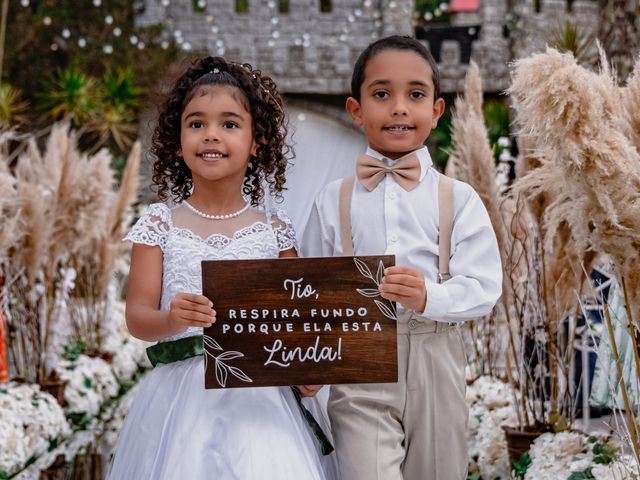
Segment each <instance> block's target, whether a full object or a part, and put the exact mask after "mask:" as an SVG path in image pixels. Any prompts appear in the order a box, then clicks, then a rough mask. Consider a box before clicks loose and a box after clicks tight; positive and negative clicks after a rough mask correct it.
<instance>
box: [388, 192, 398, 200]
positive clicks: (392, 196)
mask: <svg viewBox="0 0 640 480" xmlns="http://www.w3.org/2000/svg"><path fill="white" fill-rule="evenodd" d="M396 197H397V195H396V192H389V198H390V199H391V200H394V199H395V198H396Z"/></svg>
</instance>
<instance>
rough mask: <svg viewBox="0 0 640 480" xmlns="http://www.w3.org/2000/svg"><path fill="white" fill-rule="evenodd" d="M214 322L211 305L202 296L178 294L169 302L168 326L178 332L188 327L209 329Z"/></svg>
mask: <svg viewBox="0 0 640 480" xmlns="http://www.w3.org/2000/svg"><path fill="white" fill-rule="evenodd" d="M215 321H216V311H215V310H214V309H213V303H212V302H211V300H209V299H208V298H207V297H205V296H203V295H195V294H193V293H178V294H176V296H175V297H173V300H171V307H170V310H169V324H170V325H171V326H172V327H175V328H176V329H179V332H182V331H184V330H186V329H187V328H188V327H202V328H205V327H210V326H211V325H213V324H214V322H215Z"/></svg>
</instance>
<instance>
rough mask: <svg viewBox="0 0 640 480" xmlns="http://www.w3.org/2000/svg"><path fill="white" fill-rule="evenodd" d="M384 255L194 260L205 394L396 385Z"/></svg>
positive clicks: (393, 309) (393, 308) (390, 259)
mask: <svg viewBox="0 0 640 480" xmlns="http://www.w3.org/2000/svg"><path fill="white" fill-rule="evenodd" d="M394 262H395V258H394V256H393V255H385V256H361V257H335V258H282V259H274V260H223V261H204V262H202V285H203V294H204V295H205V296H207V297H208V298H210V299H211V301H213V304H214V309H215V310H216V317H217V321H216V323H214V324H213V326H211V327H209V328H207V329H205V331H204V345H205V365H206V371H205V388H223V387H259V386H276V385H300V384H306V385H314V384H332V383H383V382H396V381H397V377H398V365H397V359H398V356H397V340H396V306H395V304H394V303H393V302H389V301H387V300H385V299H383V298H382V297H380V295H379V293H378V285H379V283H380V281H381V279H382V275H383V269H384V268H385V267H389V266H392V265H393V264H394Z"/></svg>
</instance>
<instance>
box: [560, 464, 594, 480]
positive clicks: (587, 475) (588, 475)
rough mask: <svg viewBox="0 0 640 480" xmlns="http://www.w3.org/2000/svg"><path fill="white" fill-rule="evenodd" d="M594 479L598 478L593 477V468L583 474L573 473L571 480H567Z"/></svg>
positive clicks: (570, 476) (569, 479)
mask: <svg viewBox="0 0 640 480" xmlns="http://www.w3.org/2000/svg"><path fill="white" fill-rule="evenodd" d="M594 478H596V477H594V476H593V473H591V467H589V468H587V469H586V470H584V471H582V472H573V473H572V474H571V475H569V478H567V480H584V479H594Z"/></svg>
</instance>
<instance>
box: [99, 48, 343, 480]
mask: <svg viewBox="0 0 640 480" xmlns="http://www.w3.org/2000/svg"><path fill="white" fill-rule="evenodd" d="M285 135H286V127H285V123H284V112H283V106H282V100H281V97H280V95H279V93H278V92H277V91H276V88H275V84H274V83H273V81H272V80H271V79H270V78H269V77H267V76H266V75H263V74H262V73H261V72H260V71H259V70H254V69H252V68H251V66H250V65H248V64H244V65H240V64H236V63H228V62H226V61H225V60H224V59H222V58H212V57H207V58H205V59H202V60H200V61H199V62H197V63H196V64H195V65H194V66H192V67H191V68H189V69H188V70H187V71H186V72H185V73H184V74H183V75H182V76H181V77H180V78H179V79H178V81H177V82H176V84H175V85H174V87H173V89H172V90H171V92H170V93H169V96H168V99H167V100H166V102H165V104H164V106H163V108H162V110H161V112H160V117H159V120H158V125H157V127H156V129H155V132H154V135H153V142H152V148H151V151H152V153H153V154H154V156H155V157H156V161H155V164H154V168H153V181H154V183H156V184H157V185H158V186H159V188H158V194H159V196H160V198H161V199H165V198H166V197H167V196H168V194H170V195H171V197H172V198H173V200H174V201H175V202H176V206H175V207H173V208H169V207H168V206H166V205H165V204H163V203H156V204H153V205H150V206H149V208H148V210H147V211H146V212H145V214H144V215H143V216H142V217H141V218H140V220H139V221H138V222H137V223H136V225H135V226H134V227H133V229H132V230H131V232H130V233H129V234H128V235H127V237H126V239H127V240H130V241H132V242H133V249H132V253H131V271H130V274H129V282H128V287H127V288H128V289H127V313H126V317H127V326H128V327H129V330H130V332H131V333H132V334H133V335H134V336H136V337H138V338H141V339H143V340H148V341H153V340H159V341H160V342H171V341H175V340H178V339H184V338H188V337H194V340H195V339H196V338H195V337H196V336H199V335H202V328H203V327H208V326H210V325H211V324H212V323H213V322H215V311H214V309H213V305H212V303H211V302H210V301H209V299H208V298H206V297H204V296H202V295H201V292H202V285H201V272H200V262H201V261H202V260H212V259H240V258H275V257H278V256H280V257H285V256H295V255H296V241H295V233H294V231H293V228H292V226H291V223H290V221H289V219H288V218H287V216H286V215H285V214H284V212H283V211H278V212H275V213H265V212H264V211H263V210H261V209H259V208H257V207H258V206H259V205H260V204H261V203H262V201H263V199H264V196H265V192H264V189H263V185H265V184H267V185H268V186H269V189H270V190H272V191H273V192H274V193H275V194H276V195H280V194H281V192H282V190H283V187H284V182H285V178H284V174H285V168H286V166H287V158H286V152H288V151H289V149H288V147H287V146H286V145H285V142H284V139H285ZM283 150H286V152H283ZM184 343H185V342H184V340H183V341H181V342H178V343H175V344H174V345H173V346H175V348H171V349H165V352H166V350H175V354H172V356H173V358H168V359H167V358H163V360H162V362H161V363H159V364H158V365H157V366H156V367H155V368H154V369H153V370H152V371H151V372H150V373H149V374H148V375H147V376H146V378H145V379H144V380H143V381H142V382H141V384H140V389H139V392H138V395H137V398H136V399H135V401H134V403H133V405H132V406H131V409H130V411H129V414H128V416H127V419H126V421H125V424H124V426H123V428H122V431H121V434H120V438H119V441H118V442H119V443H118V446H117V451H116V454H115V457H114V462H113V465H112V468H111V471H110V474H109V478H110V479H113V480H126V479H135V480H148V479H153V480H155V479H162V480H177V479H189V480H200V479H202V480H204V479H218V480H220V479H221V480H224V479H234V480H235V479H238V480H253V479H256V480H257V479H260V480H264V479H273V480H286V479H300V480H324V479H333V478H336V474H335V466H334V464H333V458H332V457H331V456H322V455H320V453H319V447H318V443H317V439H316V437H315V436H314V434H313V433H312V432H311V430H310V428H309V425H307V423H306V421H305V419H304V418H303V415H302V414H301V411H300V408H299V405H298V403H297V402H296V398H295V395H297V392H293V391H292V389H290V388H288V387H286V388H285V387H283V388H277V387H272V388H242V389H227V390H225V389H220V390H205V389H204V362H203V359H202V355H201V354H200V355H197V352H196V351H190V352H185V351H180V352H178V351H177V350H178V349H180V346H181V345H184ZM193 344H194V345H195V344H196V342H193ZM183 350H184V349H183ZM193 350H197V349H193ZM200 353H201V352H200ZM185 358H186V359H185ZM298 388H299V392H300V393H301V394H302V395H303V396H312V395H314V394H315V393H316V392H317V390H318V389H319V387H316V386H302V387H298ZM313 400H315V399H313ZM325 431H326V428H325Z"/></svg>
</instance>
